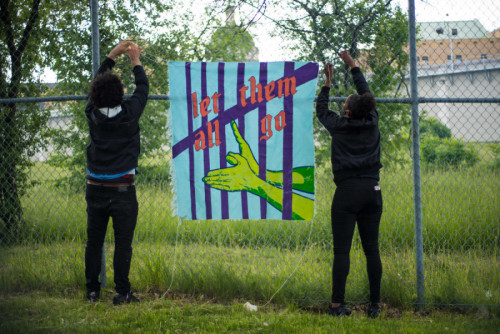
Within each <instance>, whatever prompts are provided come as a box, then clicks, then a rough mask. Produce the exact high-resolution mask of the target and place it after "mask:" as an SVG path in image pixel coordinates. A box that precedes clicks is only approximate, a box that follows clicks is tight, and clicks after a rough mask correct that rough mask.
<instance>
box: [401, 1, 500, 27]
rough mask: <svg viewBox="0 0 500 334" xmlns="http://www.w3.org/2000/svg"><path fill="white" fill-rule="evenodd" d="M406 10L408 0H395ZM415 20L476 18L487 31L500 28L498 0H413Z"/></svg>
mask: <svg viewBox="0 0 500 334" xmlns="http://www.w3.org/2000/svg"><path fill="white" fill-rule="evenodd" d="M396 1H397V2H398V3H399V4H400V6H401V8H402V9H403V10H405V11H407V10H408V0H396ZM415 17H416V21H417V22H430V21H462V20H473V19H478V20H479V21H480V22H481V23H482V24H483V26H484V27H485V28H486V30H488V31H492V30H495V29H498V28H500V1H499V0H415Z"/></svg>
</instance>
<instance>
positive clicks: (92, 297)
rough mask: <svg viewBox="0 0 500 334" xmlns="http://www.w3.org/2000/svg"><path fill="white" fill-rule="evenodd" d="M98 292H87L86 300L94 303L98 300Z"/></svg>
mask: <svg viewBox="0 0 500 334" xmlns="http://www.w3.org/2000/svg"><path fill="white" fill-rule="evenodd" d="M99 295H100V292H99V291H87V299H88V300H90V302H91V303H95V302H96V301H98V300H99Z"/></svg>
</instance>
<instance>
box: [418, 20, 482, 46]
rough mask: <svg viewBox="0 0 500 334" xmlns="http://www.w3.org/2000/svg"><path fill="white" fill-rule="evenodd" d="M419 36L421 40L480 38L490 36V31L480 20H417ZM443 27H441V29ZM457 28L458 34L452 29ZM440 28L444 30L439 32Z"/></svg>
mask: <svg viewBox="0 0 500 334" xmlns="http://www.w3.org/2000/svg"><path fill="white" fill-rule="evenodd" d="M417 27H418V28H417V29H418V37H419V38H420V39H421V40H427V41H428V40H439V39H448V38H449V37H450V36H451V37H452V38H453V39H478V38H488V37H489V36H488V31H487V30H486V28H485V27H484V26H483V25H482V24H481V22H479V20H477V19H475V20H470V21H436V22H417ZM440 28H441V29H440ZM453 29H456V35H455V34H452V30H453ZM438 30H441V31H442V32H441V33H440V34H439V33H438Z"/></svg>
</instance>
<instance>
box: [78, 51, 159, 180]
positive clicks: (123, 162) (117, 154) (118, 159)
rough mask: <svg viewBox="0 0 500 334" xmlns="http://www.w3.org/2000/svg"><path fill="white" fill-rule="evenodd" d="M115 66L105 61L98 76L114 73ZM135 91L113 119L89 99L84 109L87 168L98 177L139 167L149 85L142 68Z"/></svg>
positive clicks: (138, 69)
mask: <svg viewBox="0 0 500 334" xmlns="http://www.w3.org/2000/svg"><path fill="white" fill-rule="evenodd" d="M114 65H115V62H114V61H113V60H112V59H110V58H106V59H105V60H104V61H103V62H102V64H101V66H100V67H99V70H98V74H99V73H103V72H105V71H107V70H111V69H112V68H113V66H114ZM133 72H134V77H135V85H136V87H135V90H134V93H133V95H132V96H131V97H130V99H127V100H125V101H123V102H122V104H121V109H122V110H121V112H120V113H118V114H117V115H116V116H114V117H107V116H106V115H103V114H102V113H101V112H100V111H99V109H98V108H96V107H95V106H94V105H93V104H92V102H91V101H90V99H89V100H88V102H87V106H86V108H85V114H86V116H87V122H88V125H89V130H90V141H89V144H88V146H87V168H88V170H89V171H91V172H92V173H95V174H107V175H112V174H119V173H124V172H127V171H129V170H131V169H133V168H136V167H137V162H138V157H139V153H140V146H141V142H140V129H139V118H140V117H141V115H142V112H143V110H144V108H145V107H146V103H147V99H148V93H149V82H148V79H147V77H146V73H145V72H144V68H143V67H142V66H140V65H137V66H134V69H133Z"/></svg>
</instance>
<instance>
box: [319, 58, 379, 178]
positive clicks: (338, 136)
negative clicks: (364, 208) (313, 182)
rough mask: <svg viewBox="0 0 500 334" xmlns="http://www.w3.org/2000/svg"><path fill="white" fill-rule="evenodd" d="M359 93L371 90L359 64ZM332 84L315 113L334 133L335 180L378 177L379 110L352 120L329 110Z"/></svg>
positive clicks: (356, 71)
mask: <svg viewBox="0 0 500 334" xmlns="http://www.w3.org/2000/svg"><path fill="white" fill-rule="evenodd" d="M351 74H352V77H353V80H354V84H355V85H356V90H357V93H358V95H361V94H363V93H366V92H370V89H369V87H368V84H367V82H366V80H365V77H364V76H363V74H362V73H361V70H360V69H359V67H354V68H352V69H351ZM329 93H330V87H323V88H322V89H321V92H320V93H319V95H318V100H317V102H316V116H317V117H318V119H319V121H320V122H321V124H323V126H324V127H325V128H326V129H327V130H328V131H329V132H330V135H331V136H332V156H331V160H332V169H333V180H334V182H335V184H339V183H340V182H342V181H343V180H345V179H348V178H355V177H369V178H375V179H377V180H378V179H379V170H380V168H381V167H382V165H381V163H380V132H379V128H378V112H377V110H376V109H374V110H370V112H369V113H368V115H367V117H366V118H363V119H349V118H347V117H342V116H339V115H338V114H337V113H335V112H333V111H331V110H329V109H328V99H329Z"/></svg>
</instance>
